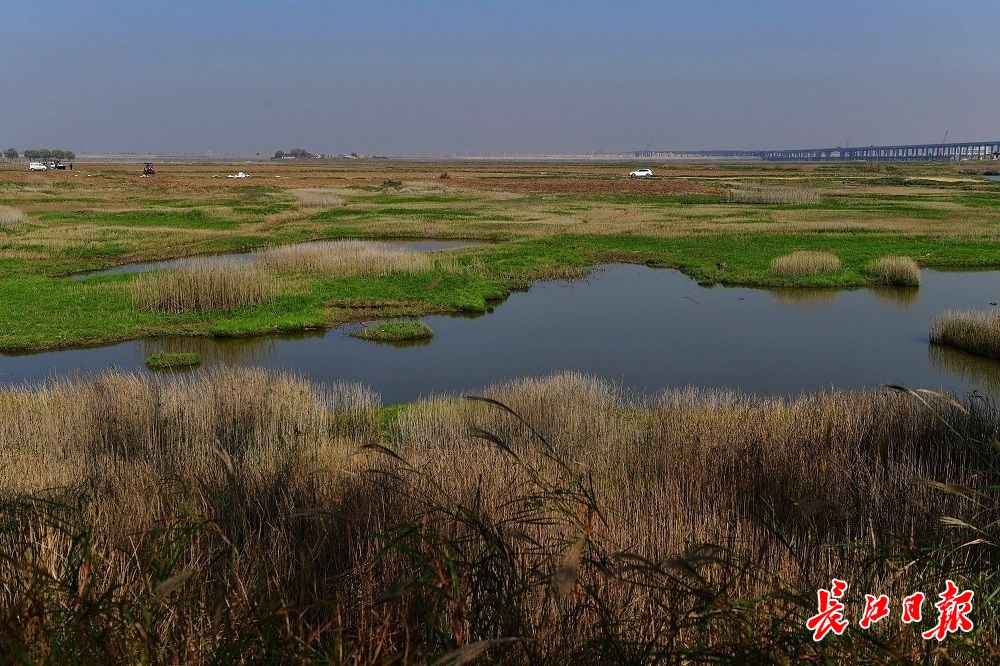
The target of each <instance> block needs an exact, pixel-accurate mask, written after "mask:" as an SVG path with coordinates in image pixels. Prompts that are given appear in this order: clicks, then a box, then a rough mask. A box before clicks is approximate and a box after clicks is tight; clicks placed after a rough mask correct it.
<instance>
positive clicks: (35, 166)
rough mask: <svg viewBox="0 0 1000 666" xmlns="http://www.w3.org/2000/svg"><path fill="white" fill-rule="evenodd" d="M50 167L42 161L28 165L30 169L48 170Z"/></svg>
mask: <svg viewBox="0 0 1000 666" xmlns="http://www.w3.org/2000/svg"><path fill="white" fill-rule="evenodd" d="M48 169H49V168H48V167H47V166H45V165H44V164H42V163H41V162H32V163H31V164H29V165H28V171H48Z"/></svg>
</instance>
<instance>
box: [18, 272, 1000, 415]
mask: <svg viewBox="0 0 1000 666" xmlns="http://www.w3.org/2000/svg"><path fill="white" fill-rule="evenodd" d="M998 301H1000V272H947V273H945V272H936V271H924V272H923V284H922V286H921V287H920V289H919V290H916V289H913V290H905V289H878V290H874V289H859V290H855V291H839V292H838V291H815V290H782V291H768V290H760V289H748V288H727V287H712V288H705V287H700V286H698V285H697V284H696V283H695V282H693V281H692V280H690V279H689V278H687V277H685V276H684V275H682V274H680V273H678V272H676V271H671V270H656V269H651V268H647V267H644V266H631V265H612V266H607V267H604V268H600V269H597V270H595V271H594V273H593V274H592V275H591V276H590V277H589V278H588V279H585V280H577V281H571V282H544V283H539V284H536V285H535V286H533V287H532V288H531V290H530V291H528V292H524V293H516V294H513V295H512V296H511V297H510V298H509V299H507V300H506V301H505V302H504V303H502V304H500V305H498V306H497V307H496V309H495V311H493V312H492V313H489V314H484V315H482V316H477V317H450V316H432V317H425V318H424V319H423V321H425V322H426V323H427V324H428V325H429V326H430V327H431V328H432V329H433V330H434V332H435V336H434V338H433V339H431V340H429V341H427V342H426V343H424V344H418V345H411V346H406V347H394V346H391V345H385V344H378V343H372V342H368V341H364V340H358V339H355V338H352V337H350V336H349V332H350V331H351V330H353V329H352V328H351V327H344V328H339V329H334V330H330V331H322V332H315V333H311V334H306V335H298V336H292V337H268V338H254V339H241V340H231V339H229V340H220V339H211V338H158V339H149V340H139V341H135V342H128V343H124V344H119V345H114V346H109V347H103V348H97V349H84V350H69V351H62V352H47V353H41V354H32V355H23V356H0V381H7V382H18V383H20V382H26V381H28V382H33V381H37V380H41V379H45V378H49V377H53V376H59V375H64V374H67V373H76V372H79V373H90V372H95V371H100V370H104V369H106V368H108V367H110V366H117V367H120V368H125V369H131V370H140V371H145V367H144V359H145V357H146V356H147V355H148V354H152V353H157V352H159V351H163V350H169V351H196V352H198V353H200V354H201V355H202V360H203V364H204V365H205V366H210V365H213V364H228V365H241V364H242V365H260V366H265V367H269V368H283V369H288V370H293V371H296V372H300V373H302V374H305V375H307V376H310V377H312V378H314V379H316V380H320V381H334V380H338V381H344V380H346V381H358V382H362V383H364V384H367V385H369V386H371V387H372V388H373V389H375V390H376V391H378V392H379V393H381V395H382V399H383V401H384V402H386V403H392V402H401V401H408V400H413V399H415V398H417V397H419V396H421V395H428V394H432V393H440V392H449V393H459V392H471V391H476V390H478V389H480V388H482V387H484V386H486V385H489V384H492V383H494V382H497V381H501V380H505V379H511V378H516V377H523V376H529V375H531V376H538V375H545V374H548V373H552V372H556V371H559V370H580V371H584V372H587V373H592V374H596V375H599V376H601V377H604V378H607V379H609V380H613V381H617V382H619V383H621V384H623V385H624V386H626V387H628V388H632V389H635V390H638V391H643V392H655V391H656V390H659V389H662V388H666V387H671V386H686V385H693V386H701V387H724V388H731V389H738V390H741V391H749V392H758V393H769V394H770V393H778V394H794V393H798V392H801V391H806V390H816V389H826V388H831V387H836V388H849V387H873V386H878V385H880V384H883V383H896V384H903V385H906V386H910V387H926V388H934V389H939V390H946V391H951V392H955V393H958V394H965V393H968V392H970V391H974V390H975V391H979V392H980V393H989V394H994V395H1000V361H993V360H989V359H984V358H979V357H976V356H972V355H969V354H966V353H964V352H959V351H955V350H951V349H947V348H942V347H937V346H932V345H929V344H928V342H927V331H928V326H929V325H930V322H931V319H932V318H933V317H934V315H935V314H937V313H938V312H940V311H942V310H945V309H948V308H980V309H981V308H990V307H993V306H991V303H996V302H998Z"/></svg>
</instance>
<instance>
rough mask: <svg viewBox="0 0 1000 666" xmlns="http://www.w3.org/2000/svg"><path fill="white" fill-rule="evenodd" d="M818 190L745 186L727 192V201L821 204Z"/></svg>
mask: <svg viewBox="0 0 1000 666" xmlns="http://www.w3.org/2000/svg"><path fill="white" fill-rule="evenodd" d="M822 198H823V197H822V196H821V195H820V193H819V192H818V191H817V190H813V189H809V188H805V187H769V186H764V185H751V184H745V185H740V186H738V187H735V188H733V189H730V190H726V201H728V202H730V203H741V204H810V203H819V202H820V201H821V200H822Z"/></svg>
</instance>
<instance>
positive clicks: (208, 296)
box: [129, 261, 278, 313]
mask: <svg viewBox="0 0 1000 666" xmlns="http://www.w3.org/2000/svg"><path fill="white" fill-rule="evenodd" d="M129 289H130V292H131V295H132V300H133V302H134V303H135V305H136V306H137V307H139V308H141V309H144V310H157V311H160V312H170V313H181V312H206V311H210V310H225V311H230V310H238V309H240V308H244V307H247V306H249V305H254V304H256V303H260V302H263V301H267V300H270V299H271V298H273V297H274V296H275V294H276V293H277V292H278V286H277V281H276V280H275V278H274V276H273V275H271V274H270V273H268V272H267V271H264V270H262V269H260V268H259V267H257V266H253V265H244V264H219V263H213V262H207V261H192V262H190V263H189V264H188V265H187V266H184V267H182V268H178V269H175V270H171V271H156V272H151V273H141V274H139V275H138V277H136V278H135V279H134V280H132V282H131V283H130V284H129Z"/></svg>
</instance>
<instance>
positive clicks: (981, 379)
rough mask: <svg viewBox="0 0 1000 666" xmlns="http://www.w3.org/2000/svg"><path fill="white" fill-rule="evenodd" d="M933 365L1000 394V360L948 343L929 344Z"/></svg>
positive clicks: (928, 348) (992, 392) (928, 353)
mask: <svg viewBox="0 0 1000 666" xmlns="http://www.w3.org/2000/svg"><path fill="white" fill-rule="evenodd" d="M927 355H928V358H930V362H931V365H932V366H933V367H934V368H936V369H938V370H941V371H943V372H947V373H949V374H951V375H954V376H955V377H958V378H959V379H961V380H963V381H964V382H966V383H969V384H978V385H980V386H983V387H985V388H986V390H987V391H988V392H989V393H991V394H1000V361H998V360H996V359H991V358H986V357H984V356H976V355H975V354H969V353H967V352H964V351H961V350H959V349H955V348H953V347H948V346H946V345H933V344H929V345H928V347H927Z"/></svg>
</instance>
